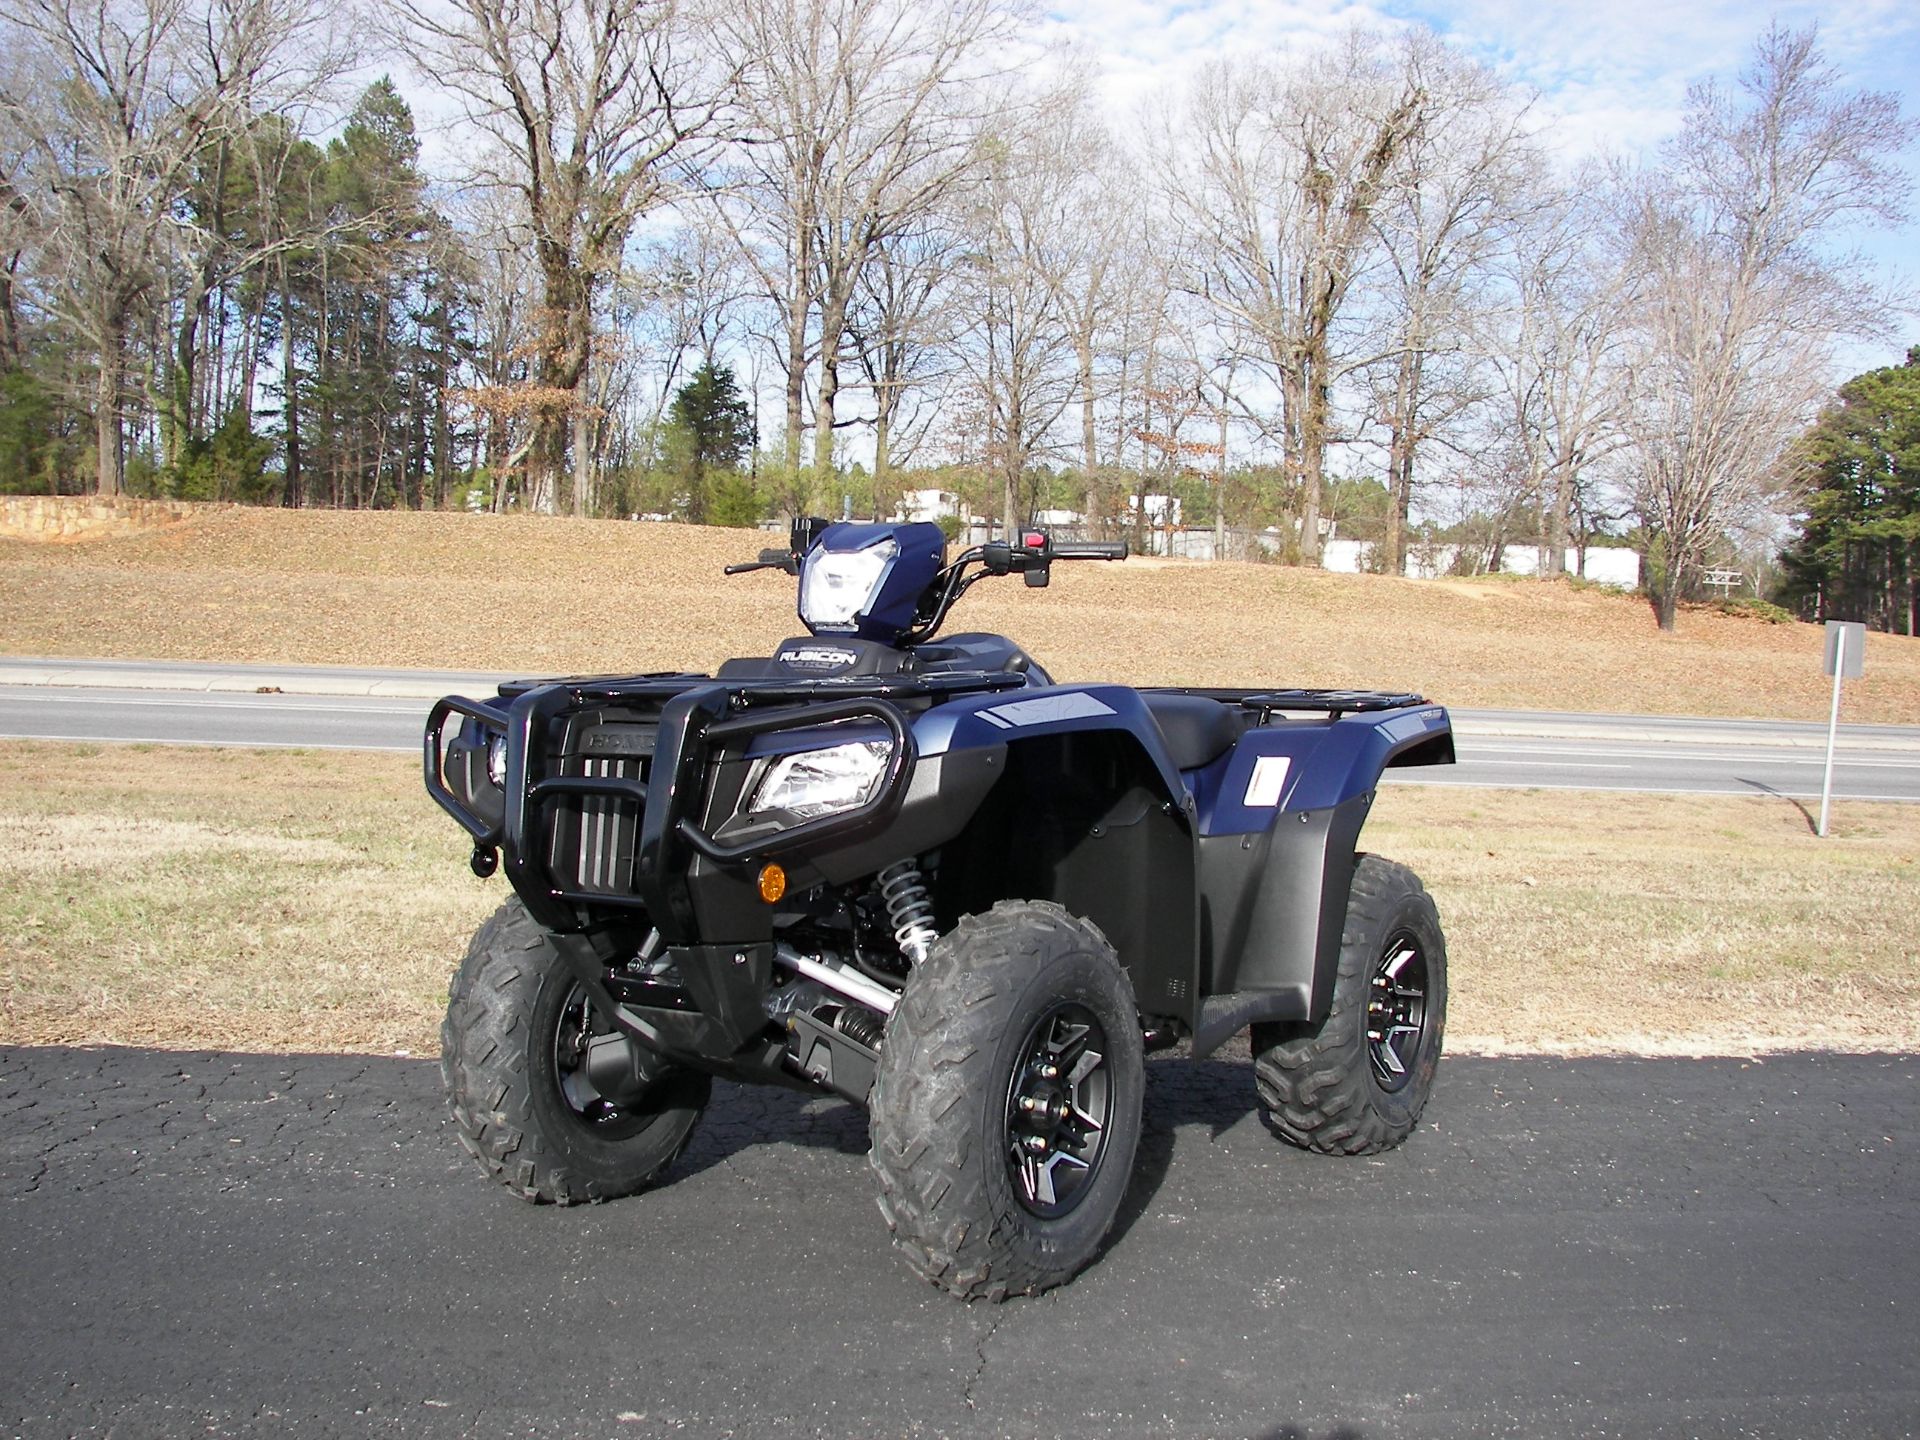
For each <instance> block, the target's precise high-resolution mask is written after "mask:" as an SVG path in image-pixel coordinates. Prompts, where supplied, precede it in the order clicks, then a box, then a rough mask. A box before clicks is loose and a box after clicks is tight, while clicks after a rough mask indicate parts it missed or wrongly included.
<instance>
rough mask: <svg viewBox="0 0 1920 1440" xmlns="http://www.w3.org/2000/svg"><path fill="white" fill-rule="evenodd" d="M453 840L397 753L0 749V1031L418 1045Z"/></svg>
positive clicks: (495, 892) (362, 1046)
mask: <svg viewBox="0 0 1920 1440" xmlns="http://www.w3.org/2000/svg"><path fill="white" fill-rule="evenodd" d="M460 842H461V832H460V831H459V830H457V829H456V828H455V827H454V826H453V825H452V824H451V823H450V822H448V821H446V819H445V817H444V816H442V815H441V814H440V812H439V811H438V810H437V809H435V808H434V806H433V805H432V804H431V803H430V802H429V801H428V800H427V798H426V795H425V793H424V792H423V791H422V790H421V789H420V787H419V782H418V777H417V776H415V775H413V774H412V773H411V772H410V770H409V767H407V766H406V765H405V763H404V762H401V761H400V760H399V759H398V758H397V757H395V756H392V755H363V754H354V753H342V752H332V753H328V754H325V755H309V754H289V753H285V752H264V751H241V750H167V749H148V748H146V747H138V748H135V747H106V748H96V747H89V746H70V745H39V744H31V743H25V742H16V743H12V744H0V1042H5V1043H16V1044H43V1043H59V1044H107V1043H113V1044H128V1045H154V1046H161V1047H169V1048H172V1047H180V1048H195V1047H202V1046H206V1047H215V1048H236V1049H243V1050H269V1051H336V1050H382V1051H387V1050H397V1049H409V1050H413V1051H415V1052H416V1053H418V1052H420V1051H421V1050H422V1048H423V1047H430V1046H432V1045H433V1044H434V1043H435V1041H434V1030H435V1026H436V1025H437V1023H438V1021H437V1016H438V1013H439V1010H440V1007H441V1006H442V1005H443V1004H444V1003H445V998H446V980H447V974H448V971H449V968H450V966H451V964H452V963H453V961H455V960H457V959H458V958H459V955H460V953H461V951H462V949H463V948H464V946H465V943H466V936H467V935H468V934H469V933H470V932H471V931H472V930H473V928H474V927H475V926H476V925H478V924H479V922H480V920H481V919H482V918H483V917H484V916H485V914H486V913H487V911H489V910H490V909H491V908H492V907H493V906H494V905H495V904H497V903H498V901H499V896H500V891H499V887H497V886H496V887H494V888H493V889H491V890H489V889H487V888H484V887H483V886H482V885H481V884H480V882H479V881H477V880H475V879H474V878H473V877H472V876H471V874H470V873H469V872H468V871H467V868H466V863H465V856H466V851H467V848H468V847H467V846H465V845H463V844H461V843H460Z"/></svg>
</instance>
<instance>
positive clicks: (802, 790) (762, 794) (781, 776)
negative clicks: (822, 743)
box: [747, 740, 893, 820]
mask: <svg viewBox="0 0 1920 1440" xmlns="http://www.w3.org/2000/svg"><path fill="white" fill-rule="evenodd" d="M892 753H893V746H892V745H891V744H889V743H888V742H887V741H885V740H855V741H852V742H850V743H848V744H846V745H834V746H831V747H830V748H828V749H825V750H803V751H801V752H800V754H798V755H783V756H781V757H780V758H779V759H778V760H776V761H774V762H773V764H772V765H771V766H769V767H768V769H767V773H766V774H765V775H764V776H763V777H762V778H761V781H760V783H759V784H758V785H756V786H755V787H754V791H753V798H752V799H751V800H749V801H748V802H747V813H748V814H749V815H763V814H765V813H766V812H767V811H769V810H785V811H787V812H788V813H789V814H793V815H798V816H799V817H800V818H801V819H803V820H812V819H815V818H817V817H819V816H821V815H837V814H839V813H840V812H841V811H842V810H857V809H858V808H859V807H860V806H862V805H864V804H866V803H867V802H868V801H869V800H871V799H872V798H873V795H874V791H876V790H877V789H879V787H880V780H881V777H882V776H883V775H885V774H886V770H887V758H888V757H889V756H890V755H891V754H892Z"/></svg>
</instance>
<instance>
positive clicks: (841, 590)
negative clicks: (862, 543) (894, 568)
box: [800, 539, 900, 627]
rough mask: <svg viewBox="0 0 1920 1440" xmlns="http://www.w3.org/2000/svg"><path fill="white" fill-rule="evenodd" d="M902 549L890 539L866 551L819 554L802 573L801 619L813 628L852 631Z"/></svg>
mask: <svg viewBox="0 0 1920 1440" xmlns="http://www.w3.org/2000/svg"><path fill="white" fill-rule="evenodd" d="M899 548H900V547H899V546H898V545H896V544H895V543H894V542H893V541H892V540H890V539H889V540H882V541H880V542H879V543H878V544H874V545H869V546H867V548H866V549H864V550H815V551H814V552H813V553H812V554H811V555H809V556H807V558H806V563H805V566H804V568H803V569H802V570H801V573H800V618H801V619H802V620H804V621H805V622H806V623H807V624H808V625H809V626H812V627H821V626H836V625H837V626H847V627H851V626H852V625H853V623H854V620H855V618H856V617H857V616H858V615H859V614H860V612H861V611H862V610H865V609H866V608H868V606H869V605H871V604H872V602H873V596H874V592H875V591H876V590H878V589H879V588H880V582H881V581H882V580H884V579H885V578H886V574H887V566H888V565H890V564H892V563H893V557H894V555H895V554H896V553H898V551H899Z"/></svg>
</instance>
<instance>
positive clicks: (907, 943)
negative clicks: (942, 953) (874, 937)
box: [879, 857, 940, 965]
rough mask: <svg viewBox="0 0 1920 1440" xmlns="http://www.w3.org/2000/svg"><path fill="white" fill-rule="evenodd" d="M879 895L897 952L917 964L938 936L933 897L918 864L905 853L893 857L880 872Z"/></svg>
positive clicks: (923, 958)
mask: <svg viewBox="0 0 1920 1440" xmlns="http://www.w3.org/2000/svg"><path fill="white" fill-rule="evenodd" d="M879 881H880V898H881V899H882V900H884V901H886V903H887V918H888V919H890V920H891V921H893V938H894V941H895V943H896V944H898V945H899V946H900V953H901V954H902V955H905V956H906V957H907V958H908V959H909V960H911V961H912V962H913V963H914V964H916V965H918V964H920V963H921V961H923V960H925V959H926V958H927V951H928V950H929V949H930V948H932V946H933V942H934V941H935V940H938V939H939V938H940V932H939V931H938V930H936V929H934V928H933V898H932V897H931V896H930V895H928V894H927V882H926V878H925V877H924V876H923V875H921V873H920V866H919V865H918V864H917V863H916V862H915V861H914V860H913V859H912V857H909V858H907V859H905V860H897V861H895V862H894V863H893V864H891V865H889V866H887V868H886V869H884V870H882V871H881V872H880V876H879Z"/></svg>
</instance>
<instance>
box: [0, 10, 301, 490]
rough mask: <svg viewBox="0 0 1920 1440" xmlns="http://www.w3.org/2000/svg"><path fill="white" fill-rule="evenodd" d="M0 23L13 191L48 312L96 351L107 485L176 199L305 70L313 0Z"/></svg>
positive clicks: (7, 15)
mask: <svg viewBox="0 0 1920 1440" xmlns="http://www.w3.org/2000/svg"><path fill="white" fill-rule="evenodd" d="M0 26H4V30H5V33H6V34H7V36H8V39H9V42H10V44H9V48H10V49H11V50H12V51H13V58H14V61H15V63H14V64H13V65H12V66H9V67H8V69H7V70H6V72H5V73H4V74H3V75H0V114H4V116H5V120H6V123H7V125H8V126H9V127H10V129H11V130H12V131H13V133H14V134H15V135H16V136H18V137H20V138H21V139H22V140H23V141H24V144H25V149H26V152H27V157H28V160H27V171H28V173H29V174H30V175H31V177H32V180H33V185H32V188H31V189H23V190H21V191H19V192H18V199H19V200H20V201H21V202H22V203H23V204H24V206H25V208H26V209H28V210H29V211H31V212H33V213H34V216H35V219H36V221H37V225H38V228H39V231H40V233H41V234H42V236H43V237H44V243H45V246H46V253H47V259H48V263H49V266H50V268H51V269H52V271H53V274H52V276H50V278H51V279H52V280H53V283H52V284H50V286H49V294H50V296H51V302H52V305H53V308H54V313H55V315H56V317H57V319H58V320H59V321H60V322H61V323H62V324H63V325H64V326H65V328H66V329H67V330H68V331H69V332H70V333H71V334H72V335H73V336H74V337H75V338H76V339H77V340H78V341H79V342H80V343H81V345H82V346H83V348H85V349H86V350H88V351H91V352H92V353H93V354H95V355H96V356H97V357H98V364H97V367H96V370H95V382H94V396H93V409H94V434H95V445H96V448H97V452H98V464H97V480H96V484H97V486H98V489H99V491H100V493H101V494H103V495H116V494H118V493H120V491H121V489H122V486H123V483H124V474H125V469H124V455H125V451H124V445H125V435H124V429H125V427H124V423H123V407H124V389H125V387H124V383H123V382H124V376H125V368H126V353H127V346H128V342H129V339H130V338H131V337H132V336H133V335H134V334H135V333H136V331H137V329H138V328H139V326H140V322H141V320H142V317H143V314H144V311H145V309H146V307H149V306H150V305H151V303H152V301H153V300H154V298H155V295H156V294H157V293H158V292H159V290H160V289H161V288H162V286H163V285H164V282H165V276H164V273H163V261H164V258H165V255H166V252H167V248H168V244H169V242H170V240H171V239H172V238H173V237H174V236H175V233H176V231H178V230H179V229H180V227H182V226H183V225H184V224H186V223H188V222H187V220H186V218H185V217H184V216H183V215H182V213H181V211H180V208H179V206H178V204H177V201H178V200H179V198H180V197H181V195H182V194H183V192H184V191H185V190H186V189H187V188H188V186H189V184H190V182H191V179H192V172H193V170H194V167H195V166H197V165H199V164H200V163H201V162H202V160H203V159H204V157H205V156H206V155H207V154H208V152H209V150H210V149H212V148H213V147H216V146H218V145H219V144H220V143H222V142H223V141H226V140H229V139H232V138H233V137H236V136H239V135H241V134H242V133H244V131H245V130H246V129H247V127H248V126H249V125H250V124H252V123H253V120H254V117H255V116H256V115H257V114H259V113H260V112H261V110H262V109H264V108H269V107H271V106H273V105H276V104H279V103H282V102H283V101H284V99H285V98H286V96H287V94H288V93H289V91H290V90H294V89H303V88H304V87H305V86H306V85H308V84H309V83H310V81H311V78H312V73H313V72H312V67H311V65H310V64H309V63H308V51H309V49H310V47H311V46H312V45H313V43H314V41H315V39H316V35H317V32H318V31H319V28H320V27H319V26H318V23H317V22H316V20H315V17H314V13H313V12H312V11H311V10H310V9H309V8H308V6H307V3H306V0H0ZM322 53H326V52H325V50H324V47H323V52H322ZM47 76H61V77H65V78H64V83H60V84H49V83H43V82H44V78H45V77H47ZM34 77H40V78H39V79H38V80H36V79H35V78H34Z"/></svg>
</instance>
